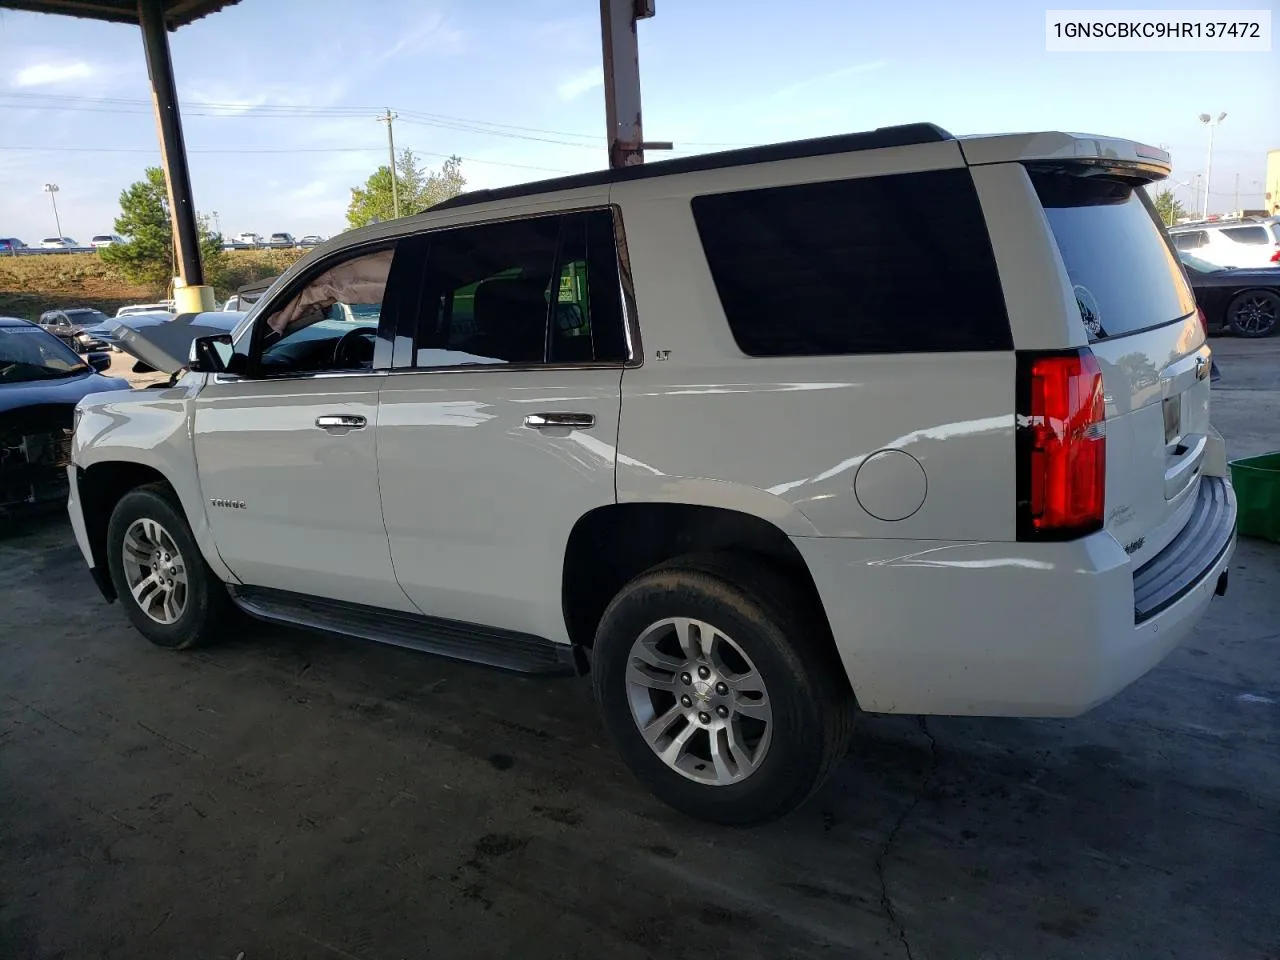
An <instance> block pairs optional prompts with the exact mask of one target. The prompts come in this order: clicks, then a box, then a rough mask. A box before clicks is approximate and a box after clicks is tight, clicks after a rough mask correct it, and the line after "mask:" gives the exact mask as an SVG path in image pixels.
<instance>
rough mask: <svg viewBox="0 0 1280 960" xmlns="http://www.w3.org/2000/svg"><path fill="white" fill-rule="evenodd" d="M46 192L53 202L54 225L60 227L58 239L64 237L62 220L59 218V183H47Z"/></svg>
mask: <svg viewBox="0 0 1280 960" xmlns="http://www.w3.org/2000/svg"><path fill="white" fill-rule="evenodd" d="M44 192H45V193H47V194H48V195H49V200H50V201H52V203H53V225H54V226H55V227H57V228H58V239H59V240H61V239H62V221H61V220H60V219H58V197H57V193H58V185H57V184H56V183H46V184H45V185H44Z"/></svg>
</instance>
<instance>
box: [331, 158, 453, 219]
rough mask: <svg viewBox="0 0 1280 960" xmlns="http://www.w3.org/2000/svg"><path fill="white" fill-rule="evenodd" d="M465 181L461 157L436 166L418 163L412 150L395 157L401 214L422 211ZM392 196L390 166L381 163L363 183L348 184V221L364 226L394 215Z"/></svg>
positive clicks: (404, 215)
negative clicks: (438, 166) (429, 168)
mask: <svg viewBox="0 0 1280 960" xmlns="http://www.w3.org/2000/svg"><path fill="white" fill-rule="evenodd" d="M466 185H467V179H466V177H464V176H463V175H462V158H461V157H450V158H449V159H448V160H446V161H445V162H444V163H442V164H441V165H440V169H439V170H428V169H426V168H422V167H419V166H418V158H417V157H416V156H414V153H413V151H412V150H404V151H402V152H401V153H400V155H399V156H398V157H396V192H397V193H398V194H399V197H400V215H401V216H402V217H406V216H409V215H410V214H414V213H421V212H422V211H423V210H425V209H427V207H429V206H431V205H433V204H436V203H439V202H440V201H441V200H448V199H449V198H450V197H456V196H457V195H458V194H460V193H461V192H462V190H463V188H464V187H465V186H466ZM394 211H395V207H394V204H393V203H392V197H391V168H390V167H389V166H388V165H387V164H383V165H382V166H380V167H379V168H378V169H377V170H375V171H374V172H373V174H372V175H371V176H370V177H369V179H368V180H366V181H365V183H364V186H362V187H352V188H351V203H350V204H348V206H347V223H348V225H350V226H352V227H363V226H365V225H366V224H369V223H374V222H375V221H380V220H390V219H392V218H393V217H394V216H395V212H394Z"/></svg>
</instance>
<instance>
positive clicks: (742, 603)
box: [592, 555, 857, 825]
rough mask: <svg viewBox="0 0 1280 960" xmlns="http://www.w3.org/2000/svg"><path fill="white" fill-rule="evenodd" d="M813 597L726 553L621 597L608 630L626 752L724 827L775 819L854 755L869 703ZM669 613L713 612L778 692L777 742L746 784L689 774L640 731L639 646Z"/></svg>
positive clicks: (618, 734)
mask: <svg viewBox="0 0 1280 960" xmlns="http://www.w3.org/2000/svg"><path fill="white" fill-rule="evenodd" d="M810 594H811V591H810V592H806V591H805V590H803V589H801V588H800V587H799V586H798V585H797V584H796V582H795V581H794V579H792V578H790V577H788V576H787V575H785V574H782V573H780V572H778V571H775V570H773V569H772V568H770V567H767V566H765V565H764V564H762V563H760V562H757V561H754V560H751V559H746V558H741V557H737V556H729V555H715V556H707V557H698V558H681V559H679V560H677V561H673V562H670V563H667V564H662V565H660V566H657V567H654V568H653V569H651V570H648V571H646V572H645V573H643V574H641V575H640V576H638V577H636V578H635V579H634V580H632V581H631V582H630V583H628V584H627V585H626V586H625V587H623V588H622V590H620V591H619V592H618V594H617V596H615V597H614V599H613V601H612V602H611V603H610V604H609V606H608V608H607V609H606V610H605V612H604V616H603V618H602V619H601V622H600V626H599V629H598V630H597V632H596V639H595V646H594V650H593V664H592V681H593V686H594V688H595V694H596V699H597V702H598V703H599V705H600V710H601V712H602V714H603V716H604V721H605V725H606V727H607V728H608V730H609V733H610V735H611V737H612V739H613V741H614V743H615V744H616V746H617V749H618V751H619V753H621V754H622V758H623V760H624V761H625V762H626V764H627V766H628V767H630V768H631V771H632V772H633V773H634V774H635V776H636V777H637V778H638V779H639V780H640V781H641V782H642V783H643V784H644V785H645V786H647V787H648V788H649V789H650V790H651V791H653V793H654V794H656V795H657V796H658V797H659V798H660V799H661V800H663V801H664V802H666V803H668V804H670V805H671V806H672V807H675V808H676V809H677V810H680V811H681V812H683V813H686V814H688V815H689V816H692V817H696V818H698V819H701V820H710V821H714V822H717V823H724V824H738V825H743V824H751V823H759V822H762V821H767V820H772V819H775V818H777V817H781V816H783V815H785V814H787V813H789V812H790V811H792V810H794V809H795V808H796V807H798V806H799V805H800V804H802V803H803V802H804V801H805V800H806V799H808V798H809V796H810V795H811V794H812V793H813V792H814V791H815V790H817V789H818V787H819V786H820V785H821V784H822V782H823V781H824V780H825V779H826V777H827V775H828V774H829V773H830V772H831V771H832V770H833V769H834V767H835V765H836V764H837V763H838V762H839V761H840V760H841V759H842V758H843V757H844V755H845V753H846V752H847V750H848V745H849V738H850V736H851V734H852V732H853V723H854V719H855V716H856V713H857V707H856V704H855V703H854V698H853V694H852V691H851V690H850V688H849V684H848V682H847V680H846V676H845V672H844V668H843V666H842V665H841V664H840V662H839V659H838V657H837V655H836V653H835V648H834V644H833V643H832V641H831V636H830V631H829V629H828V627H827V623H826V618H825V616H823V614H822V612H821V610H820V609H817V607H816V605H817V603H818V601H817V599H816V597H812V596H811V595H810ZM668 617H692V618H694V619H698V620H703V621H706V622H707V623H709V624H711V625H713V626H715V627H716V628H717V630H719V631H722V632H723V633H724V634H726V635H728V636H731V637H732V639H733V641H734V642H735V643H736V644H737V645H738V646H739V647H741V649H742V651H743V652H744V653H745V654H746V655H747V656H748V657H749V658H750V660H751V662H752V663H753V664H754V666H755V669H756V671H757V672H758V673H759V674H760V676H761V677H762V678H763V680H764V683H765V686H766V687H767V688H768V700H769V704H770V708H771V710H772V712H773V717H772V724H771V740H770V742H769V746H768V749H767V750H766V752H765V754H764V756H763V758H762V759H760V761H759V767H758V768H757V769H755V771H754V772H752V773H751V774H750V775H748V776H746V777H745V778H744V779H742V780H740V781H738V782H733V783H727V784H722V785H712V784H707V783H701V782H697V781H695V780H692V779H689V778H688V777H687V776H685V775H683V774H681V773H679V772H677V771H676V770H673V769H672V768H671V767H669V766H668V765H667V763H666V762H664V761H663V760H662V759H661V758H660V757H658V756H657V754H656V753H655V752H654V750H653V749H652V748H651V747H650V746H649V744H648V742H647V741H646V740H645V739H644V737H643V736H642V735H641V733H640V730H639V727H638V725H637V721H636V719H635V717H634V716H633V713H632V708H631V704H630V701H629V700H628V692H627V683H626V673H627V668H628V663H629V661H630V659H631V650H632V644H633V643H634V642H635V640H636V639H637V638H638V637H639V636H640V635H641V633H642V632H643V631H645V630H646V628H648V627H649V626H650V625H651V624H654V623H656V622H657V621H660V620H663V619H665V618H668ZM690 725H692V724H690Z"/></svg>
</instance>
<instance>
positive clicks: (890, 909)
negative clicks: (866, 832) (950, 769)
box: [876, 717, 938, 960]
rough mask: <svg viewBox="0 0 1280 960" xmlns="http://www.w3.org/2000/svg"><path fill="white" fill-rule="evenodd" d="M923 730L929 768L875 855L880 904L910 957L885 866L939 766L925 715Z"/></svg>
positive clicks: (909, 947) (921, 720)
mask: <svg viewBox="0 0 1280 960" xmlns="http://www.w3.org/2000/svg"><path fill="white" fill-rule="evenodd" d="M919 723H920V732H921V733H923V734H924V735H925V737H927V738H928V740H929V756H930V763H929V768H928V770H926V771H925V774H924V776H923V777H922V778H921V780H920V786H919V788H918V789H917V790H916V792H915V795H914V796H913V797H912V798H911V803H910V804H909V805H908V806H907V807H906V808H905V809H904V810H903V811H902V816H900V817H898V819H897V821H895V822H894V824H893V829H891V830H890V831H889V834H888V836H886V837H885V839H884V846H883V847H881V848H880V855H879V856H878V857H876V876H877V877H879V878H880V906H881V907H882V908H883V910H884V913H885V916H886V917H887V918H888V920H889V923H890V925H891V926H892V927H893V930H894V932H895V933H896V934H897V936H898V940H899V941H900V942H901V943H902V949H903V952H904V953H905V954H906V956H907V960H915V955H914V954H913V953H912V950H911V941H910V940H909V939H908V938H907V928H906V926H905V925H904V924H903V922H902V919H901V918H900V917H899V916H898V911H897V910H896V909H894V906H893V897H891V896H890V895H889V881H888V878H887V877H886V875H885V868H886V866H887V864H888V862H889V857H890V854H892V853H893V844H894V841H895V840H897V839H898V833H899V832H900V831H901V830H902V828H903V826H904V825H905V824H906V822H907V820H909V819H910V818H911V814H913V813H915V811H916V807H918V806H919V805H920V801H921V800H923V799H924V796H925V793H926V791H927V790H928V789H929V784H930V783H931V782H932V780H933V775H934V773H936V772H937V769H938V742H937V740H935V739H934V738H933V735H932V734H931V733H929V721H928V719H927V718H926V717H920V718H919Z"/></svg>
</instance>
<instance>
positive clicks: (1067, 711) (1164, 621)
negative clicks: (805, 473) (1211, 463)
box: [794, 477, 1235, 717]
mask: <svg viewBox="0 0 1280 960" xmlns="http://www.w3.org/2000/svg"><path fill="white" fill-rule="evenodd" d="M1201 486H1202V488H1206V489H1202V491H1201V493H1200V494H1199V496H1200V497H1201V499H1202V500H1204V499H1209V500H1211V501H1212V502H1213V504H1216V506H1215V507H1214V509H1213V511H1211V513H1212V517H1211V519H1213V523H1212V524H1211V525H1210V526H1208V527H1204V528H1202V529H1201V530H1200V539H1199V540H1196V539H1194V538H1188V539H1187V540H1183V538H1182V537H1181V536H1179V538H1176V539H1175V541H1174V542H1173V543H1171V544H1170V545H1169V547H1167V548H1166V549H1165V550H1164V551H1162V552H1161V553H1160V554H1158V555H1157V556H1156V557H1155V558H1153V559H1152V560H1151V561H1149V562H1148V563H1147V564H1145V565H1144V567H1143V568H1142V570H1139V571H1137V576H1135V571H1134V570H1133V567H1132V565H1131V563H1130V562H1129V558H1128V556H1127V555H1126V554H1125V552H1124V550H1123V548H1122V547H1121V546H1120V544H1119V543H1117V542H1116V540H1115V538H1113V537H1112V536H1111V535H1110V534H1108V533H1105V532H1104V533H1097V534H1093V535H1092V536H1089V537H1085V538H1083V539H1081V540H1076V541H1072V542H1069V543H1043V544H1036V543H950V542H939V541H925V542H922V541H902V540H898V541H889V540H855V539H841V538H817V537H798V538H795V539H794V542H795V544H796V547H797V548H798V549H799V550H800V553H801V555H802V556H803V557H804V558H805V561H806V563H807V564H808V566H809V570H810V571H811V573H812V574H813V577H814V581H815V582H816V584H817V587H818V592H819V594H820V596H821V597H822V601H823V605H824V606H825V608H826V612H827V617H828V619H829V621H830V623H831V628H832V631H833V633H834V634H835V637H836V644H837V647H838V649H839V651H840V655H841V658H842V660H843V661H844V666H845V669H846V670H847V671H848V674H849V680H850V683H851V684H852V686H853V690H854V693H855V694H856V695H857V697H858V702H859V704H860V705H861V706H862V708H863V709H864V710H870V711H875V712H884V713H918V714H953V715H970V716H1044V717H1052V716H1074V715H1076V714H1079V713H1083V712H1084V711H1086V710H1088V709H1089V708H1091V707H1093V706H1096V705H1097V704H1099V703H1101V702H1103V701H1104V700H1107V699H1109V698H1110V697H1112V696H1114V695H1115V694H1116V693H1118V692H1119V691H1120V690H1122V689H1124V688H1125V687H1126V686H1128V685H1129V684H1130V683H1132V682H1133V681H1134V680H1136V679H1138V678H1139V677H1141V676H1142V675H1143V674H1144V673H1146V672H1147V671H1148V670H1150V669H1151V668H1152V667H1154V666H1155V665H1156V664H1157V663H1159V662H1160V661H1161V660H1162V659H1163V658H1164V657H1165V656H1166V655H1167V654H1168V653H1169V651H1171V650H1172V649H1173V648H1174V647H1176V646H1177V645H1178V644H1179V643H1180V642H1181V641H1182V640H1183V639H1184V638H1185V637H1186V636H1187V635H1188V634H1189V633H1190V632H1191V630H1192V629H1193V628H1194V627H1195V625H1196V623H1197V622H1199V620H1200V618H1201V616H1203V614H1204V612H1205V610H1206V608H1207V607H1208V605H1209V601H1210V600H1211V599H1212V598H1213V595H1214V592H1215V590H1217V589H1218V586H1219V581H1220V579H1221V578H1222V576H1223V574H1224V573H1225V572H1226V570H1227V567H1228V565H1229V563H1230V560H1231V555H1232V553H1233V552H1234V548H1235V532H1234V525H1235V497H1234V495H1233V494H1232V493H1231V488H1230V486H1229V485H1228V484H1227V483H1226V482H1225V481H1224V480H1222V479H1221V478H1217V477H1205V478H1202V480H1201ZM1188 526H1190V524H1189V525H1188ZM1204 544H1208V546H1207V547H1205V546H1204ZM1153 569H1154V570H1156V571H1157V573H1160V571H1163V573H1160V576H1159V581H1160V583H1163V585H1164V586H1163V587H1161V589H1160V590H1159V591H1156V592H1158V593H1159V595H1160V602H1159V604H1158V605H1157V606H1154V607H1153V606H1151V605H1149V604H1148V605H1147V606H1145V607H1144V608H1142V609H1141V610H1140V609H1139V607H1138V603H1137V600H1138V598H1140V597H1142V598H1146V599H1150V598H1151V597H1152V596H1154V595H1155V592H1153V589H1152V588H1153V586H1154V585H1155V583H1156V581H1155V580H1153V579H1152V575H1151V571H1152V570H1153ZM1145 602H1146V600H1144V603H1145Z"/></svg>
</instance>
